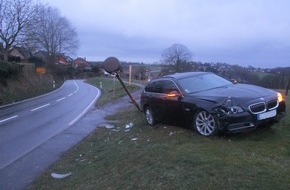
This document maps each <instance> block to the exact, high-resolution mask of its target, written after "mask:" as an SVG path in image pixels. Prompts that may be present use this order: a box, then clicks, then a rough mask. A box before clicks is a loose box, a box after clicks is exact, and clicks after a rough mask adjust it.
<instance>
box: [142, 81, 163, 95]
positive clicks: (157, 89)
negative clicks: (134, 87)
mask: <svg viewBox="0 0 290 190" xmlns="http://www.w3.org/2000/svg"><path fill="white" fill-rule="evenodd" d="M145 91H146V92H154V93H162V81H152V82H151V83H149V84H148V85H147V86H146V87H145Z"/></svg>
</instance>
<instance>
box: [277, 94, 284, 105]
mask: <svg viewBox="0 0 290 190" xmlns="http://www.w3.org/2000/svg"><path fill="white" fill-rule="evenodd" d="M277 98H278V102H279V103H280V102H282V101H283V100H284V97H283V95H282V94H281V93H280V92H277Z"/></svg>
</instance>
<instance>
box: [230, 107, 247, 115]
mask: <svg viewBox="0 0 290 190" xmlns="http://www.w3.org/2000/svg"><path fill="white" fill-rule="evenodd" d="M229 109H230V112H231V113H232V114H236V113H243V112H244V109H243V108H241V107H240V106H232V107H229Z"/></svg>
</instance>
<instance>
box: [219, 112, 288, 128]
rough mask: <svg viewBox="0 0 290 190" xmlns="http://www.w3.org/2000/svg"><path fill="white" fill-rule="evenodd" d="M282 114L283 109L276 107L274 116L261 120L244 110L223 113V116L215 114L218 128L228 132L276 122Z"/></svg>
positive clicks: (283, 113) (283, 114)
mask: <svg viewBox="0 0 290 190" xmlns="http://www.w3.org/2000/svg"><path fill="white" fill-rule="evenodd" d="M284 116H285V109H282V110H281V109H277V114H276V116H274V117H270V118H267V119H263V120H258V116H257V115H256V114H252V113H250V112H244V113H239V114H232V115H223V116H220V115H218V114H217V121H218V123H219V129H220V130H223V131H226V132H230V133H238V132H243V131H249V130H253V129H256V128H257V127H258V126H260V125H261V124H263V123H267V122H268V121H276V122H277V121H279V120H280V119H281V118H283V117H284Z"/></svg>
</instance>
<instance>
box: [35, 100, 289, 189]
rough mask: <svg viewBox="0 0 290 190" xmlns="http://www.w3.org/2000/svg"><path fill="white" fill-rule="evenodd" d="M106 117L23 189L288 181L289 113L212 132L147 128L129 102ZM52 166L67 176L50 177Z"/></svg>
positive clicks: (274, 184)
mask: <svg viewBox="0 0 290 190" xmlns="http://www.w3.org/2000/svg"><path fill="white" fill-rule="evenodd" d="M289 101H290V98H289V96H288V97H287V102H288V103H287V106H288V107H289V106H290V104H289ZM107 119H108V120H110V121H112V123H113V124H114V126H115V128H114V129H107V128H98V129H96V130H95V132H94V133H93V134H91V135H89V136H88V137H87V138H86V139H85V140H83V142H82V143H80V144H79V145H77V146H76V147H74V148H73V149H72V150H71V151H69V152H68V153H66V154H65V155H64V156H63V157H62V159H60V160H59V161H58V162H56V163H55V164H53V165H52V166H51V167H50V168H49V169H48V170H47V171H46V172H45V173H44V174H43V175H42V176H40V177H39V178H38V179H37V180H36V181H35V183H34V184H33V185H32V186H31V187H30V188H29V189H289V188H290V170H289V168H290V116H289V113H288V114H287V115H286V117H284V119H283V120H282V121H280V122H279V123H276V124H275V125H273V126H266V127H263V128H258V129H257V130H255V131H251V132H247V133H241V134H235V135H233V134H224V135H220V136H216V137H212V138H205V137H202V136H200V135H198V134H197V133H195V132H194V131H193V130H190V129H187V128H183V127H180V126H170V125H163V124H158V125H157V126H156V127H153V128H152V127H149V126H147V125H146V123H145V118H144V115H143V114H142V113H140V112H139V111H138V110H137V109H136V108H135V107H134V106H131V107H130V108H128V109H126V110H120V112H119V113H118V114H116V115H113V116H109V117H107ZM129 123H132V124H133V126H132V127H131V128H128V127H129V126H128V124H129ZM126 126H127V128H126ZM52 172H56V173H68V172H72V175H71V176H69V177H67V178H65V179H53V178H52V177H51V175H50V174H51V173H52Z"/></svg>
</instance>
